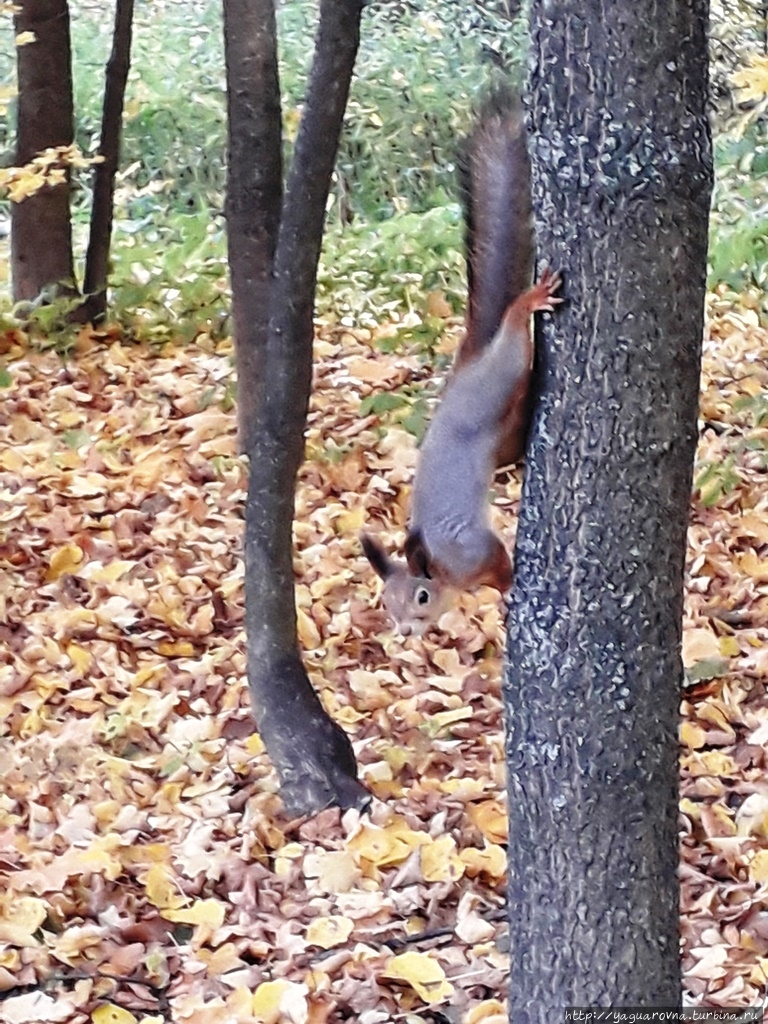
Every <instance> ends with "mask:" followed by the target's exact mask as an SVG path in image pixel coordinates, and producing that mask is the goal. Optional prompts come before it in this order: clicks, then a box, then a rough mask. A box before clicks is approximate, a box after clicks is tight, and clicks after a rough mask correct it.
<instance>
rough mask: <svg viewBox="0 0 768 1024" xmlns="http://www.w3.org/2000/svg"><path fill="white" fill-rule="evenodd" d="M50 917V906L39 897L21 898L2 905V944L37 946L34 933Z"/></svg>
mask: <svg viewBox="0 0 768 1024" xmlns="http://www.w3.org/2000/svg"><path fill="white" fill-rule="evenodd" d="M47 916H48V904H47V903H45V902H44V901H43V900H41V899H39V898H38V897H37V896H21V897H14V898H13V899H11V898H10V897H7V902H3V903H2V904H0V942H7V943H8V944H9V945H10V946H20V947H25V946H36V945H37V944H38V942H37V939H36V938H35V937H34V933H35V932H36V931H37V930H38V928H39V927H40V925H41V924H42V923H43V921H45V919H46V917H47Z"/></svg>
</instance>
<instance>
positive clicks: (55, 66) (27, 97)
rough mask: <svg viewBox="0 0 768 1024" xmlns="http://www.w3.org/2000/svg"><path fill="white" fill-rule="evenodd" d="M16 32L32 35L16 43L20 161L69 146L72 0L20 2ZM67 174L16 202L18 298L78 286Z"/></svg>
mask: <svg viewBox="0 0 768 1024" xmlns="http://www.w3.org/2000/svg"><path fill="white" fill-rule="evenodd" d="M19 6H20V10H19V12H18V13H17V14H16V15H14V28H15V31H16V33H17V34H18V33H21V32H32V33H34V35H35V41H34V42H31V43H27V44H26V45H25V46H20V47H18V48H17V51H16V52H17V67H18V84H19V102H18V135H17V147H16V156H15V163H16V165H17V166H23V165H25V164H27V163H29V161H30V160H31V159H32V157H34V156H36V155H37V154H38V153H39V152H41V150H44V149H47V148H48V147H49V146H69V145H71V143H72V140H73V138H74V114H73V102H72V60H71V53H70V40H69V8H68V5H67V0H20V3H19ZM74 276H75V273H74V263H73V259H72V228H71V224H70V217H69V179H67V182H66V183H65V184H62V185H57V186H55V187H54V188H50V187H47V186H46V187H45V188H43V189H41V190H40V191H39V192H37V193H36V194H35V195H33V196H30V197H29V198H28V199H24V200H22V201H21V202H20V203H12V204H11V279H12V291H13V300H14V302H18V301H19V300H22V299H27V300H29V299H35V298H36V297H37V296H38V295H39V294H40V292H41V291H42V290H43V289H44V288H47V287H49V286H53V285H59V284H60V283H63V289H62V290H63V291H64V292H66V293H68V294H72V292H73V291H74Z"/></svg>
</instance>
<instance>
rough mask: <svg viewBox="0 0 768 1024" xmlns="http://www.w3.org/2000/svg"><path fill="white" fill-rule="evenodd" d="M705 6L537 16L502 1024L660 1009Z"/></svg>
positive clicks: (669, 896)
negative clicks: (540, 310) (553, 307)
mask: <svg viewBox="0 0 768 1024" xmlns="http://www.w3.org/2000/svg"><path fill="white" fill-rule="evenodd" d="M706 22H707V3H706V0H680V2H678V3H671V4H656V3H651V2H649V0H637V2H635V3H632V4H628V3H626V2H625V0H608V2H606V3H603V4H601V5H600V6H599V7H595V6H590V5H586V6H585V5H584V4H583V3H581V2H579V0H563V2H562V3H561V4H560V5H559V6H558V18H557V20H556V21H555V22H553V21H552V14H551V8H550V7H549V6H548V5H546V4H545V3H544V2H543V0H534V3H533V9H532V28H533V50H534V70H533V73H532V100H531V102H532V118H531V120H532V127H533V133H532V156H533V168H534V205H535V208H536V211H537V213H538V218H537V243H538V252H539V256H540V265H542V264H544V263H547V264H549V265H550V266H552V267H554V268H557V269H562V270H563V271H564V277H565V285H564V288H563V292H562V294H563V295H564V297H565V298H566V300H567V301H566V304H565V305H564V307H563V308H562V310H561V311H560V312H559V313H557V314H556V315H555V316H554V317H548V318H547V321H548V322H547V324H546V327H545V329H544V330H543V331H542V332H541V333H542V339H541V340H542V345H541V347H540V355H541V375H540V377H541V379H540V396H539V401H538V406H537V414H536V417H535V420H534V424H533V429H532V434H531V442H530V444H529V453H528V462H527V468H526V476H525V485H524V492H523V503H522V509H521V518H520V526H519V532H518V537H517V550H516V572H515V591H514V595H513V601H512V607H511V611H510V633H509V645H508V652H507V655H508V665H507V673H506V676H507V677H506V680H505V698H506V702H507V713H508V739H507V763H508V780H509V781H508V787H509V804H510V819H511V820H510V846H509V868H510V871H509V911H510V923H511V928H510V938H511V956H512V974H511V982H510V1020H511V1021H514V1022H516V1024H517V1022H529V1021H530V1022H533V1021H542V1022H544V1021H547V1022H550V1021H552V1020H555V1019H562V1012H563V1008H564V1007H565V1006H568V1005H571V1006H574V1005H581V1006H590V1005H591V1006H603V1007H605V1006H621V1005H624V1006H676V1005H677V1004H678V1002H679V999H680V976H679V966H678V885H677V863H678V853H677V814H678V807H677V805H678V796H677V782H678V766H677V727H678V706H679V697H680V685H681V681H682V665H681V661H680V653H679V651H680V639H681V624H682V611H683V563H684V554H685V535H686V526H687V520H688V507H689V499H690V487H691V472H692V465H693V457H694V447H695V443H696V413H697V403H698V386H699V361H700V343H701V336H702V326H703V305H704V292H705V274H706V252H707V218H708V210H709V197H710V190H711V174H712V171H711V154H710V141H709V129H708V125H707V119H706V114H705V102H706V91H707V48H706V39H705V26H706Z"/></svg>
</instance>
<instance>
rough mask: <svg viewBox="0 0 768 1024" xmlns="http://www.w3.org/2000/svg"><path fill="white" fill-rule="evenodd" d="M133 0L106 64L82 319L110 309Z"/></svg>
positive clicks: (119, 13) (119, 21) (123, 7)
mask: <svg viewBox="0 0 768 1024" xmlns="http://www.w3.org/2000/svg"><path fill="white" fill-rule="evenodd" d="M132 29H133V0H117V4H116V7H115V29H114V33H113V36H112V53H111V54H110V58H109V62H108V63H107V73H106V78H105V83H104V107H103V110H102V115H101V143H100V145H99V155H100V156H101V157H103V161H102V163H98V164H95V165H94V169H93V204H92V206H91V227H90V234H89V236H88V251H87V253H86V257H85V279H84V281H83V292H84V294H85V295H86V296H87V298H86V301H85V303H84V304H83V307H82V309H81V310H80V311H79V312H80V318H81V319H83V320H90V321H92V322H96V321H98V320H103V318H104V316H105V314H106V312H107V274H108V268H109V248H110V242H111V239H112V212H113V198H114V192H115V175H116V174H117V168H118V164H119V160H120V137H121V134H122V126H123V101H124V99H125V85H126V82H127V81H128V69H129V67H130V63H131V36H132Z"/></svg>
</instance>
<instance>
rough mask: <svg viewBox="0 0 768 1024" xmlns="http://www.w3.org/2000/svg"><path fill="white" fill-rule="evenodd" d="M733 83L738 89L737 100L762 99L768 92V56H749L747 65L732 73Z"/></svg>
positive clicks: (745, 101) (744, 101) (742, 101)
mask: <svg viewBox="0 0 768 1024" xmlns="http://www.w3.org/2000/svg"><path fill="white" fill-rule="evenodd" d="M733 84H734V85H735V86H736V88H737V89H738V90H739V102H741V103H749V102H751V101H752V100H760V99H762V98H763V96H765V95H766V94H768V58H766V57H762V56H752V57H750V59H749V65H748V66H747V67H746V68H744V69H743V70H742V71H737V72H736V73H735V74H734V76H733Z"/></svg>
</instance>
